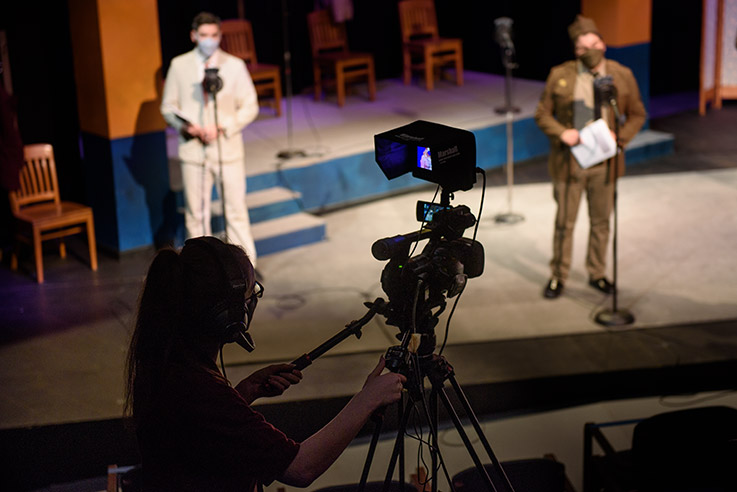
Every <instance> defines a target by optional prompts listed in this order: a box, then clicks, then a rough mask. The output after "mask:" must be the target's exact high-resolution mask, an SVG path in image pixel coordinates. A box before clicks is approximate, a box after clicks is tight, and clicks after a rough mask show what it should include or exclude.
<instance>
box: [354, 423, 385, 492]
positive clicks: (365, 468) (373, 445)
mask: <svg viewBox="0 0 737 492" xmlns="http://www.w3.org/2000/svg"><path fill="white" fill-rule="evenodd" d="M371 418H372V420H374V422H375V424H376V425H375V426H374V434H373V436H371V444H370V445H369V449H368V453H367V454H366V462H365V463H364V464H363V472H361V481H360V482H359V483H358V492H363V491H364V489H365V488H366V481H367V480H368V474H369V470H371V462H372V461H373V460H374V453H375V452H376V445H377V443H378V442H379V436H380V435H381V428H382V427H383V425H384V415H383V414H380V413H376V414H375V416H372V417H371Z"/></svg>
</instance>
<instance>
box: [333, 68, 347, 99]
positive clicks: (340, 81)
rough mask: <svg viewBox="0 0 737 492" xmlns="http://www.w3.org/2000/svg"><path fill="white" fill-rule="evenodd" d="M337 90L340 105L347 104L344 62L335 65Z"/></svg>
mask: <svg viewBox="0 0 737 492" xmlns="http://www.w3.org/2000/svg"><path fill="white" fill-rule="evenodd" d="M335 86H336V87H335V90H336V92H337V93H338V94H337V95H338V106H340V107H341V108H342V107H343V106H344V105H345V67H344V66H343V65H342V64H337V65H336V66H335Z"/></svg>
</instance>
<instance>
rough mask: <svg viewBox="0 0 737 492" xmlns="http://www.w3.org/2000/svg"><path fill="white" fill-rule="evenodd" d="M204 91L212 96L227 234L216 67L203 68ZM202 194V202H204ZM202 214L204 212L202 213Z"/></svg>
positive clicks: (221, 198)
mask: <svg viewBox="0 0 737 492" xmlns="http://www.w3.org/2000/svg"><path fill="white" fill-rule="evenodd" d="M203 84H204V86H205V91H206V92H207V93H208V94H210V95H211V96H212V104H213V110H214V113H215V142H216V145H217V151H218V174H219V175H220V202H221V203H222V204H223V222H224V227H225V235H226V237H227V235H228V217H227V216H226V212H225V183H224V182H223V152H222V144H221V143H220V124H219V123H218V98H217V93H218V92H220V90H221V89H222V88H223V79H222V78H220V76H219V75H218V69H217V68H206V69H205V80H204V81H203ZM207 191H212V190H207ZM204 200H205V198H204V196H203V203H204ZM203 215H204V214H203Z"/></svg>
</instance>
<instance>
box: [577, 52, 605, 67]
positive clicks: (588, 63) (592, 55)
mask: <svg viewBox="0 0 737 492" xmlns="http://www.w3.org/2000/svg"><path fill="white" fill-rule="evenodd" d="M578 59H579V60H581V63H583V64H584V66H585V67H586V68H588V69H589V70H591V69H593V68H594V67H596V66H597V65H599V63H601V60H603V59H604V50H598V49H594V48H589V49H587V50H586V51H585V52H584V53H583V54H582V55H580V56H579V57H578Z"/></svg>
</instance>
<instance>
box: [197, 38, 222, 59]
mask: <svg viewBox="0 0 737 492" xmlns="http://www.w3.org/2000/svg"><path fill="white" fill-rule="evenodd" d="M218 46H220V40H219V39H215V38H204V39H197V49H199V50H200V53H202V54H203V55H205V58H210V57H211V56H212V54H213V53H215V50H217V49H218Z"/></svg>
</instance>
